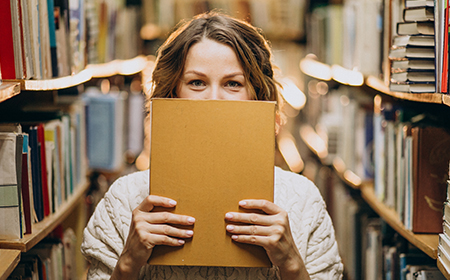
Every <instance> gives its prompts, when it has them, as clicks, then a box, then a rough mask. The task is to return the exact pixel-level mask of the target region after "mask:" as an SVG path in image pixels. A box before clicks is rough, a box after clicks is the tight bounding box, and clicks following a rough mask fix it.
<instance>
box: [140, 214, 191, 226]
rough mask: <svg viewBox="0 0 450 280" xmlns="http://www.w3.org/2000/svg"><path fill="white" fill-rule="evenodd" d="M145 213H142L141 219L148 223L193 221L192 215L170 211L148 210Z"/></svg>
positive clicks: (177, 223)
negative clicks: (148, 211)
mask: <svg viewBox="0 0 450 280" xmlns="http://www.w3.org/2000/svg"><path fill="white" fill-rule="evenodd" d="M145 214H146V215H142V218H141V219H143V220H144V221H146V222H148V223H150V224H173V225H192V224H194V223H195V218H194V217H191V216H186V215H179V214H174V213H170V212H150V213H145Z"/></svg>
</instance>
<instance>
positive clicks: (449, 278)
mask: <svg viewBox="0 0 450 280" xmlns="http://www.w3.org/2000/svg"><path fill="white" fill-rule="evenodd" d="M437 267H438V268H439V270H440V271H441V273H442V275H444V277H445V279H447V280H450V272H449V271H447V269H446V268H445V266H444V264H443V263H442V262H441V260H440V259H439V258H437Z"/></svg>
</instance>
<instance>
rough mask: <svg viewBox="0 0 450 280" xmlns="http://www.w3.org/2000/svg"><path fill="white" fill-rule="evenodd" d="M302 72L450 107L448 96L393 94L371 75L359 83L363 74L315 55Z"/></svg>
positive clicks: (309, 57) (304, 62)
mask: <svg viewBox="0 0 450 280" xmlns="http://www.w3.org/2000/svg"><path fill="white" fill-rule="evenodd" d="M300 70H301V71H302V72H303V73H304V74H305V75H307V76H310V77H312V78H315V79H318V80H322V81H330V80H334V81H336V82H338V83H340V84H343V85H351V86H361V85H363V84H365V85H367V86H368V87H370V88H372V89H374V90H376V91H378V92H381V93H383V94H386V95H389V96H392V97H395V98H398V99H403V100H408V101H416V102H424V103H434V104H444V105H446V106H449V107H450V96H448V95H447V94H441V93H408V92H393V91H390V90H389V87H388V86H387V85H386V84H385V83H384V81H382V80H381V79H379V78H377V77H375V76H370V75H369V76H367V77H365V78H363V79H364V82H363V83H359V81H360V79H361V77H362V76H363V75H362V74H361V73H359V72H357V71H352V70H348V69H345V68H343V67H341V66H337V65H333V66H330V65H327V64H325V63H322V62H320V61H318V60H316V59H315V58H314V56H313V55H307V56H306V57H305V58H303V59H302V60H301V61H300ZM347 77H353V79H350V80H349V78H347Z"/></svg>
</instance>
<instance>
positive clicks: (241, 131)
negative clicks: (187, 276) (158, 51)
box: [149, 99, 275, 267]
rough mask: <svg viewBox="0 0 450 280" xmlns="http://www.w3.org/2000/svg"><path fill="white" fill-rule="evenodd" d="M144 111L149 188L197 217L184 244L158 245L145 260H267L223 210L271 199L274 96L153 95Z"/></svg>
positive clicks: (263, 263) (254, 263)
mask: <svg viewBox="0 0 450 280" xmlns="http://www.w3.org/2000/svg"><path fill="white" fill-rule="evenodd" d="M150 110H151V111H150V112H151V149H150V193H151V194H155V195H161V196H165V197H169V198H172V199H174V200H176V201H177V203H178V204H177V206H176V207H175V208H174V209H173V212H174V213H178V214H183V215H190V216H193V217H195V218H196V222H195V225H194V226H193V230H194V236H193V237H192V238H191V239H187V240H186V243H185V244H184V246H182V247H170V246H156V247H155V248H154V250H153V253H152V255H151V257H150V259H149V264H153V265H189V266H235V267H270V266H271V264H270V261H269V259H268V257H267V254H266V252H265V250H264V249H263V248H262V247H260V246H256V245H249V244H242V243H237V242H235V241H233V240H232V239H231V236H230V234H227V231H226V229H225V227H226V224H227V223H226V221H225V213H227V212H230V211H240V212H244V211H246V210H244V209H242V208H240V207H239V205H238V202H239V201H240V200H242V199H267V200H270V201H273V186H274V153H275V133H274V130H275V103H274V102H268V101H229V100H187V99H152V101H151V109H150ZM164 211H167V209H165V210H164Z"/></svg>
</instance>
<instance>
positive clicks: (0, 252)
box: [0, 249, 20, 280]
mask: <svg viewBox="0 0 450 280" xmlns="http://www.w3.org/2000/svg"><path fill="white" fill-rule="evenodd" d="M19 261H20V251H19V250H8V249H0V264H1V265H0V280H6V279H7V278H8V276H9V275H10V274H11V272H12V271H13V270H14V268H16V266H17V264H18V263H19Z"/></svg>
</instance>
